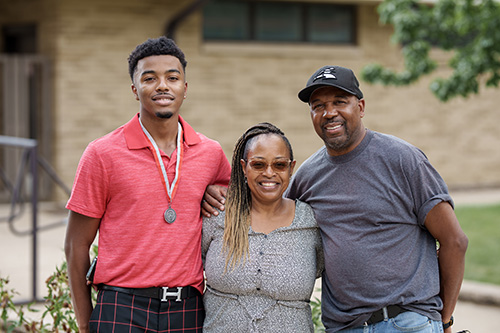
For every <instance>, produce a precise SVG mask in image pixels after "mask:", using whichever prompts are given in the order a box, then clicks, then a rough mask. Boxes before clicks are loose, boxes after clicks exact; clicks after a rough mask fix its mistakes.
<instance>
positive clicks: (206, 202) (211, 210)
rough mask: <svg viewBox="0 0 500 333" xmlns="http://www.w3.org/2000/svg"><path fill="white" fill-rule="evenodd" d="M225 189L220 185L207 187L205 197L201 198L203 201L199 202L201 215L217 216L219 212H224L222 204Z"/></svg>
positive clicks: (224, 199) (223, 202) (225, 192)
mask: <svg viewBox="0 0 500 333" xmlns="http://www.w3.org/2000/svg"><path fill="white" fill-rule="evenodd" d="M226 194H227V187H224V186H220V185H208V186H207V189H206V190H205V195H204V196H203V201H202V202H201V214H202V215H203V216H206V217H210V216H211V215H218V214H219V212H217V210H216V209H215V208H218V209H219V210H224V204H225V203H226Z"/></svg>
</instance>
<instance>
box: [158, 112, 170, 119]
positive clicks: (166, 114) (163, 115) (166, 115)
mask: <svg viewBox="0 0 500 333" xmlns="http://www.w3.org/2000/svg"><path fill="white" fill-rule="evenodd" d="M155 115H156V117H158V118H161V119H170V118H172V116H173V115H174V113H173V112H170V111H166V112H156V113H155Z"/></svg>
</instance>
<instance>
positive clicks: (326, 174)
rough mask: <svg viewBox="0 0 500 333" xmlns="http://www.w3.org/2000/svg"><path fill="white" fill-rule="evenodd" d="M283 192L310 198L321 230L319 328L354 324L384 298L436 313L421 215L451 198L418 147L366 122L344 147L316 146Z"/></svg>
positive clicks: (433, 257)
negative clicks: (334, 150)
mask: <svg viewBox="0 0 500 333" xmlns="http://www.w3.org/2000/svg"><path fill="white" fill-rule="evenodd" d="M285 195H286V196H288V197H289V198H292V199H299V200H301V201H304V202H307V203H308V204H309V205H311V207H312V208H313V210H314V214H315V216H316V220H317V222H318V225H319V227H320V230H321V236H322V240H323V247H324V251H325V274H324V276H323V284H322V313H323V322H324V324H325V327H326V328H327V332H334V331H337V330H339V329H343V328H347V327H355V326H359V325H362V324H363V323H364V322H365V321H366V320H367V319H368V318H369V317H370V315H371V313H372V312H374V311H377V310H379V309H381V308H382V307H384V306H387V305H400V306H402V307H403V308H406V309H408V310H411V311H415V312H418V313H421V314H424V315H426V316H428V317H429V318H431V319H433V320H440V319H441V316H440V313H439V311H440V310H441V308H442V301H441V299H440V297H439V291H440V286H439V268H438V261H437V254H436V241H435V239H434V238H433V237H432V235H431V234H430V233H429V232H428V231H427V230H426V229H425V227H424V222H425V218H426V216H427V213H428V212H429V211H430V210H431V209H432V208H433V207H434V206H435V205H436V204H438V203H440V202H441V201H449V202H450V203H451V204H452V205H453V202H452V200H451V197H450V196H449V194H448V189H447V186H446V184H445V183H444V181H443V179H442V178H441V176H440V175H439V174H438V173H437V171H436V170H435V169H434V168H433V167H432V166H431V165H430V163H429V161H428V160H427V157H426V156H425V155H424V153H423V152H422V151H420V150H419V149H417V148H415V147H414V146H412V145H410V144H408V143H407V142H405V141H403V140H401V139H398V138H396V137H393V136H390V135H385V134H381V133H377V132H373V131H370V130H367V133H366V136H365V138H364V139H363V141H362V142H361V143H360V144H359V145H358V147H356V148H355V149H354V150H353V151H351V152H349V153H348V154H345V155H342V156H335V157H332V156H329V155H328V153H327V150H326V148H325V147H323V148H321V149H320V150H318V151H317V152H316V153H315V154H313V155H312V156H311V157H310V158H309V159H308V160H306V161H305V162H304V163H303V164H302V165H301V166H300V168H299V169H298V170H297V172H296V174H295V175H294V177H293V179H292V182H291V183H290V187H289V188H288V190H287V192H286V193H285Z"/></svg>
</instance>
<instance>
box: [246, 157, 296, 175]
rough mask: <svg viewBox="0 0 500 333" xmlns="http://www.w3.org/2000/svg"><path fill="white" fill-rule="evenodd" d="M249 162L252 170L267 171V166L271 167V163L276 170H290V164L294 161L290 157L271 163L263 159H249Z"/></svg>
mask: <svg viewBox="0 0 500 333" xmlns="http://www.w3.org/2000/svg"><path fill="white" fill-rule="evenodd" d="M247 163H248V165H249V166H250V168H251V169H252V170H254V171H257V172H264V171H266V170H267V168H269V165H271V168H272V169H273V171H274V172H283V171H286V170H288V167H289V166H290V163H292V161H290V160H289V159H278V160H274V161H272V162H271V164H269V163H267V162H266V161H263V160H249V161H248V162H247Z"/></svg>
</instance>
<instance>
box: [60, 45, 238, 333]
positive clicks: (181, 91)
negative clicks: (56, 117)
mask: <svg viewBox="0 0 500 333" xmlns="http://www.w3.org/2000/svg"><path fill="white" fill-rule="evenodd" d="M128 61H129V74H130V77H131V79H132V92H133V94H134V96H135V98H136V99H137V100H138V101H139V105H140V110H139V113H138V114H136V115H134V116H133V117H132V119H131V120H130V121H129V122H128V123H126V124H125V125H123V126H121V127H119V128H118V129H116V130H115V131H113V132H111V133H109V134H108V135H106V136H104V137H102V138H100V139H97V140H95V141H93V142H91V143H90V144H89V146H88V147H87V149H86V150H85V152H84V154H83V156H82V158H81V160H80V163H79V165H78V170H77V173H76V177H75V182H74V186H73V191H72V195H71V198H70V199H69V201H68V204H67V208H68V209H69V210H70V214H69V223H68V228H67V233H66V240H65V252H66V258H67V262H68V273H69V283H70V288H71V293H72V300H73V306H74V309H75V313H76V317H77V320H78V324H79V328H80V332H89V331H90V332H114V331H118V332H128V331H131V332H144V331H146V330H147V331H148V332H157V331H158V332H160V331H161V332H201V330H202V327H203V319H204V310H203V303H202V297H201V295H202V292H203V268H202V262H201V245H200V244H201V217H200V203H201V200H202V197H203V193H204V191H205V188H206V187H207V186H208V185H210V184H218V185H222V186H227V184H228V182H229V176H230V165H229V162H228V161H227V159H226V157H225V155H224V153H223V151H222V148H221V147H220V145H219V144H218V143H217V142H215V141H213V140H210V139H208V138H207V137H205V136H204V135H202V134H199V133H197V132H195V131H194V130H193V129H192V128H191V126H189V124H188V123H187V122H185V121H184V120H183V119H182V118H181V117H180V115H179V110H180V107H181V105H182V103H183V100H184V99H185V98H186V92H187V82H186V79H185V68H186V60H185V58H184V54H183V52H182V51H181V50H180V49H179V48H178V47H177V45H176V44H175V43H174V42H173V41H172V40H170V39H168V38H165V37H160V38H157V39H149V40H147V41H146V42H144V43H143V44H141V45H139V46H137V48H136V49H135V50H134V51H133V52H132V53H131V54H130V57H129V59H128ZM97 231H99V240H98V242H99V255H98V260H97V266H96V270H95V276H94V279H93V283H94V284H95V285H97V286H98V288H99V294H98V298H97V304H96V307H95V309H93V310H92V303H91V300H90V287H89V286H87V284H86V281H85V275H86V272H87V270H88V269H89V266H90V262H89V249H90V246H91V244H92V243H93V241H94V239H95V237H96V234H97Z"/></svg>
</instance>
